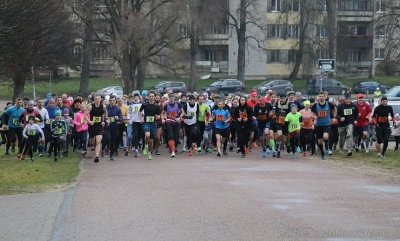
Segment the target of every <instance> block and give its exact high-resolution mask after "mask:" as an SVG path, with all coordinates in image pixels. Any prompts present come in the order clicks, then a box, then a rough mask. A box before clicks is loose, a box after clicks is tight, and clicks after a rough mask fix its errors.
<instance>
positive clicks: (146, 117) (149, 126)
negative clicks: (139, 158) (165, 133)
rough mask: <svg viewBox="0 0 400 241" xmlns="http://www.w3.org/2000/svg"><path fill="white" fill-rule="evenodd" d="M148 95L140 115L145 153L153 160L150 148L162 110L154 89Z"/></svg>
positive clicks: (151, 147) (141, 107)
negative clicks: (156, 99)
mask: <svg viewBox="0 0 400 241" xmlns="http://www.w3.org/2000/svg"><path fill="white" fill-rule="evenodd" d="M148 97H149V101H148V102H147V103H144V104H142V105H141V106H140V109H139V112H138V115H139V119H140V122H141V123H142V128H143V132H144V135H145V139H144V149H143V154H144V155H147V158H148V159H149V160H151V159H152V156H151V151H149V150H152V149H153V143H154V137H155V135H156V134H157V123H156V122H155V121H156V120H157V119H160V115H159V113H160V111H161V110H160V106H159V105H156V104H155V93H154V91H150V92H149V93H148ZM142 112H143V114H142Z"/></svg>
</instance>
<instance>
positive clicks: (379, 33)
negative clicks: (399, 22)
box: [375, 25, 386, 37]
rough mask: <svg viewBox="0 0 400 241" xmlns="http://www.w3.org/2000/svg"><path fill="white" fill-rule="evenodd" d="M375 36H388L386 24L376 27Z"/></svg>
mask: <svg viewBox="0 0 400 241" xmlns="http://www.w3.org/2000/svg"><path fill="white" fill-rule="evenodd" d="M375 36H377V37H385V36H386V29H385V26H384V25H381V26H378V27H376V30H375Z"/></svg>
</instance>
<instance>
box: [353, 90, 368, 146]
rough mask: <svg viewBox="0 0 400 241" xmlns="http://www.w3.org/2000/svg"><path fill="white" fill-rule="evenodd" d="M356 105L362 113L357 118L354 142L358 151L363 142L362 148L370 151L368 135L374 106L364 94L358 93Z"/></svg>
mask: <svg viewBox="0 0 400 241" xmlns="http://www.w3.org/2000/svg"><path fill="white" fill-rule="evenodd" d="M356 106H357V107H358V112H359V113H360V115H359V117H358V119H357V124H355V125H354V143H355V146H356V152H358V148H359V147H360V144H361V150H364V149H365V153H369V149H368V146H369V142H368V141H367V137H368V125H369V117H370V115H371V113H372V108H371V106H370V105H369V104H368V103H366V102H365V101H364V95H363V94H358V95H357V102H356Z"/></svg>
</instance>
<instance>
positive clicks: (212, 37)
mask: <svg viewBox="0 0 400 241" xmlns="http://www.w3.org/2000/svg"><path fill="white" fill-rule="evenodd" d="M199 44H200V45H202V46H210V45H211V46H212V45H229V34H204V35H203V36H201V37H200V42H199Z"/></svg>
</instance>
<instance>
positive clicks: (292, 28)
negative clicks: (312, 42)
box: [287, 25, 299, 38]
mask: <svg viewBox="0 0 400 241" xmlns="http://www.w3.org/2000/svg"><path fill="white" fill-rule="evenodd" d="M287 37H288V38H298V37H299V25H289V26H287Z"/></svg>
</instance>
